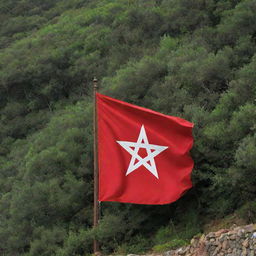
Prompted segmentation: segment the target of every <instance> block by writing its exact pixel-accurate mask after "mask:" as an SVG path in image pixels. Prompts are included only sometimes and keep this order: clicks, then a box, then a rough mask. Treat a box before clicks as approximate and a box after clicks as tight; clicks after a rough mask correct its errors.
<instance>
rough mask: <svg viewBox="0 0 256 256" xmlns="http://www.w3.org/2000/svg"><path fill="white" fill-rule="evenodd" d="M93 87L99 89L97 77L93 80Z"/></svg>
mask: <svg viewBox="0 0 256 256" xmlns="http://www.w3.org/2000/svg"><path fill="white" fill-rule="evenodd" d="M93 87H94V88H98V79H97V78H96V77H94V79H93Z"/></svg>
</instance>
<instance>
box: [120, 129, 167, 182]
mask: <svg viewBox="0 0 256 256" xmlns="http://www.w3.org/2000/svg"><path fill="white" fill-rule="evenodd" d="M117 143H118V144H120V146H122V147H123V148H124V149H125V150H126V151H127V152H128V153H130V154H131V156H132V158H131V161H130V164H129V167H128V169H127V171H126V176H127V175H128V174H130V173H131V172H133V171H135V170H136V169H138V168H139V167H140V166H142V165H143V166H144V167H145V168H146V169H147V170H148V171H149V172H151V173H152V174H153V175H154V176H155V177H156V178H157V179H159V176H158V172H157V168H156V164H155V160H154V158H155V157H156V156H157V155H159V154H160V153H161V152H163V151H164V150H166V149H167V148H168V147H167V146H159V145H153V144H149V142H148V138H147V134H146V131H145V128H144V125H142V126H141V129H140V134H139V137H138V140H137V142H131V141H117ZM140 148H144V149H146V152H147V156H146V157H144V158H142V157H141V156H140V155H139V154H138V152H139V149H140ZM136 160H137V162H136Z"/></svg>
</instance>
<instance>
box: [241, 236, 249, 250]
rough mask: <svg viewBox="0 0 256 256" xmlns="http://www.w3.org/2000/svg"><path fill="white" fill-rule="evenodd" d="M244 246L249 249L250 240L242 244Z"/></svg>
mask: <svg viewBox="0 0 256 256" xmlns="http://www.w3.org/2000/svg"><path fill="white" fill-rule="evenodd" d="M242 245H243V246H244V247H245V248H248V247H249V240H248V238H246V239H245V240H244V242H243V243H242Z"/></svg>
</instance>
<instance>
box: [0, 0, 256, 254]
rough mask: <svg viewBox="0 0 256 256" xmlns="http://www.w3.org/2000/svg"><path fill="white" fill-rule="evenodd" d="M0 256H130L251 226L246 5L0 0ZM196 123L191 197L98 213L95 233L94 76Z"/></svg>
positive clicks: (249, 22)
mask: <svg viewBox="0 0 256 256" xmlns="http://www.w3.org/2000/svg"><path fill="white" fill-rule="evenodd" d="M0 21H1V23H0V255H4V256H16V255H21V256H38V255H41V256H53V255H56V256H78V255H86V254H90V253H92V239H93V238H95V237H96V238H97V239H98V240H99V241H100V242H101V248H102V252H103V253H105V254H107V253H113V252H117V253H140V252H144V251H147V250H150V249H151V248H152V247H153V246H155V245H161V244H164V243H166V242H169V241H170V240H173V241H176V242H177V245H180V244H182V243H183V242H184V241H185V242H186V241H187V240H189V239H190V238H191V237H192V236H193V235H195V234H198V233H200V232H203V231H204V227H205V224H207V223H209V222H210V221H212V220H215V219H216V220H217V219H222V218H224V217H225V216H226V215H229V214H233V216H237V218H240V219H242V220H243V221H244V222H253V221H254V222H255V221H256V201H255V195H256V175H255V174H256V157H255V156H256V1H255V0H241V1H239V0H147V1H143V0H93V1H92V0H45V1H39V0H22V1H18V0H1V2H0ZM94 76H96V77H97V78H98V79H99V80H100V88H101V92H102V93H104V94H107V95H109V96H112V97H115V98H118V99H120V100H124V101H127V102H130V103H133V104H137V105H140V106H143V107H147V108H151V109H153V110H156V111H160V112H162V113H165V114H169V115H173V116H179V117H182V118H185V119H187V120H189V121H191V122H193V123H195V128H194V138H195V144H194V147H193V150H192V156H193V159H194V161H195V167H194V170H193V177H192V178H193V184H194V187H193V188H192V189H191V190H190V191H189V192H187V193H186V194H185V195H184V196H183V197H182V198H181V199H180V200H178V201H177V202H175V203H173V204H171V205H164V206H144V205H130V204H119V203H102V207H101V214H102V217H101V222H100V225H99V227H98V228H97V229H96V230H92V229H91V226H92V204H93V180H92V178H93V173H92V171H93V166H92V165H93V158H92V157H93V156H92V154H93V153H92V148H93V146H92V142H93V138H92V79H93V77H94Z"/></svg>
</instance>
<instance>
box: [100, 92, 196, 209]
mask: <svg viewBox="0 0 256 256" xmlns="http://www.w3.org/2000/svg"><path fill="white" fill-rule="evenodd" d="M97 109H98V149H99V155H98V159H99V198H98V199H99V201H117V202H123V203H136V204H168V203H171V202H174V201H176V200H177V199H178V198H180V197H181V196H182V194H183V193H184V192H185V191H186V190H188V189H189V188H191V186H192V183H191V180H190V175H191V171H192V168H193V160H192V158H191V157H190V155H189V150H190V149H191V147H192V145H193V137H192V128H193V124H192V123H190V122H188V121H186V120H184V119H181V118H178V117H173V116H167V115H164V114H161V113H158V112H155V111H152V110H150V109H146V108H142V107H139V106H135V105H132V104H129V103H126V102H123V101H120V100H116V99H113V98H110V97H108V96H105V95H102V94H99V93H98V94H97ZM142 125H143V126H144V128H145V132H146V135H147V138H148V142H149V144H152V145H159V146H167V147H168V148H167V149H165V150H164V151H162V152H161V153H159V154H158V155H156V156H155V157H154V161H155V165H156V169H157V173H158V178H157V177H155V176H154V175H153V174H152V173H151V172H150V171H149V170H148V169H147V168H146V167H145V166H144V165H141V166H140V167H138V168H137V169H135V170H134V171H132V172H131V173H129V174H128V175H126V172H127V169H128V166H129V164H130V161H131V158H132V155H131V154H130V153H129V152H128V151H127V150H125V149H124V148H123V147H122V146H121V145H120V144H119V143H118V142H117V141H128V142H137V140H138V137H139V134H140V131H141V127H142ZM132 149H133V148H132ZM151 151H152V152H153V151H154V150H151ZM138 155H140V156H141V158H145V157H146V156H147V155H148V154H147V152H146V150H145V149H142V148H141V149H140V150H139V151H138ZM136 162H138V160H137V161H136ZM136 162H135V163H136Z"/></svg>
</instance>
